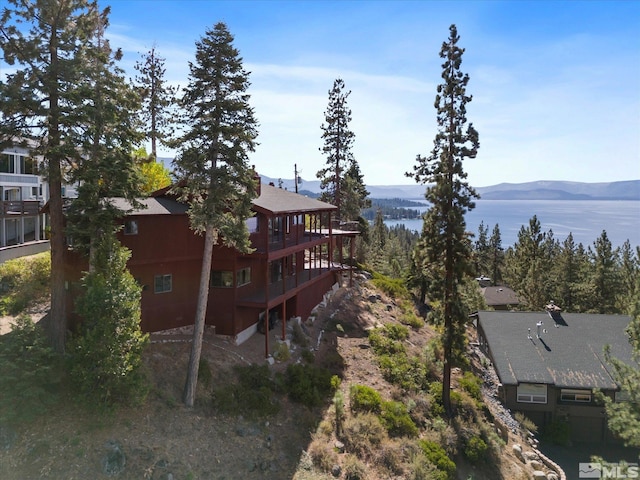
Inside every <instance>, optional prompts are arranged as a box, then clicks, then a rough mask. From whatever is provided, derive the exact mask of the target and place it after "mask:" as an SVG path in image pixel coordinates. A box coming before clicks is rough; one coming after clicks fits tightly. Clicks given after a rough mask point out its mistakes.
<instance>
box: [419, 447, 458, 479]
mask: <svg viewBox="0 0 640 480" xmlns="http://www.w3.org/2000/svg"><path fill="white" fill-rule="evenodd" d="M418 445H420V448H421V449H422V452H423V453H424V454H425V456H426V457H427V459H428V460H429V462H430V463H431V464H432V465H435V466H436V468H437V469H438V475H436V476H435V477H434V478H436V479H437V480H453V479H454V478H455V473H456V464H455V463H453V461H452V460H451V459H450V458H449V457H448V456H447V452H446V451H445V450H444V448H442V447H441V446H440V445H438V444H437V443H435V442H432V441H430V440H420V441H419V442H418Z"/></svg>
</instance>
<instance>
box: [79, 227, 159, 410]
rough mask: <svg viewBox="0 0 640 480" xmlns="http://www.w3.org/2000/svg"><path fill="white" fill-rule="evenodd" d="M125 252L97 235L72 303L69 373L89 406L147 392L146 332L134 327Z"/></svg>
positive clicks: (136, 317)
mask: <svg viewBox="0 0 640 480" xmlns="http://www.w3.org/2000/svg"><path fill="white" fill-rule="evenodd" d="M130 256H131V253H130V252H129V250H127V249H126V248H124V247H122V246H121V245H120V244H119V243H118V241H117V240H116V239H115V237H113V236H111V235H105V236H104V237H102V238H101V240H100V242H99V244H98V245H97V247H96V254H95V258H94V264H95V265H94V269H93V271H91V272H89V273H87V274H86V275H85V277H84V278H83V287H84V293H83V294H82V295H81V296H80V297H79V298H78V300H77V302H76V307H77V312H78V314H79V315H80V316H81V317H82V319H83V321H82V324H81V330H80V332H79V334H78V335H77V336H76V337H74V338H73V339H72V340H71V341H70V343H69V349H68V351H69V361H70V368H69V371H70V375H71V378H72V380H73V381H74V383H75V385H76V386H77V388H78V390H79V392H80V394H81V395H82V396H83V397H85V399H86V400H87V401H88V405H91V406H94V405H95V406H97V407H100V406H103V407H107V408H108V407H111V406H114V405H115V404H116V403H134V404H135V403H140V402H142V400H143V399H144V398H145V396H146V394H147V391H148V386H147V382H146V378H145V376H144V374H143V371H142V352H143V350H144V348H145V346H146V345H147V343H148V339H149V336H148V335H147V334H143V333H142V331H141V330H140V294H141V287H140V286H139V285H138V283H137V282H136V280H135V279H134V278H133V276H132V275H131V273H129V271H128V270H127V261H128V259H129V257H130Z"/></svg>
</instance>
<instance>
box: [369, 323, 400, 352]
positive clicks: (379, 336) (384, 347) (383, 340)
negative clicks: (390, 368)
mask: <svg viewBox="0 0 640 480" xmlns="http://www.w3.org/2000/svg"><path fill="white" fill-rule="evenodd" d="M383 332H384V330H383V329H380V328H374V329H372V330H369V343H370V344H371V348H373V351H374V353H375V354H376V355H397V354H399V353H405V348H404V345H403V344H402V342H398V341H395V340H393V339H391V338H389V337H387V336H386V335H384V333H383Z"/></svg>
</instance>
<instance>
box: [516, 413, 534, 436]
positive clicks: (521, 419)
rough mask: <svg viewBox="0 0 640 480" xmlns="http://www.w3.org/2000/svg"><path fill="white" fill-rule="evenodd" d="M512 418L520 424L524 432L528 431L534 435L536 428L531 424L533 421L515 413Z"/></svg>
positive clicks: (522, 414)
mask: <svg viewBox="0 0 640 480" xmlns="http://www.w3.org/2000/svg"><path fill="white" fill-rule="evenodd" d="M514 417H515V419H516V421H517V422H518V423H519V424H520V426H521V427H522V428H524V429H525V430H529V431H530V432H532V433H536V432H537V431H538V426H537V425H536V424H535V423H533V421H532V420H531V419H530V418H529V417H527V416H525V414H524V413H522V412H516V414H515V415H514Z"/></svg>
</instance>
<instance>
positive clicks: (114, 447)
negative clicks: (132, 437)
mask: <svg viewBox="0 0 640 480" xmlns="http://www.w3.org/2000/svg"><path fill="white" fill-rule="evenodd" d="M105 447H106V449H107V453H106V454H105V456H104V457H102V472H103V473H104V474H105V475H107V476H109V477H113V476H116V475H120V474H121V473H122V472H123V471H124V467H125V465H126V463H127V459H126V457H125V454H124V452H123V451H122V445H120V443H118V442H116V441H113V440H112V441H109V442H107V444H106V445H105Z"/></svg>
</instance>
